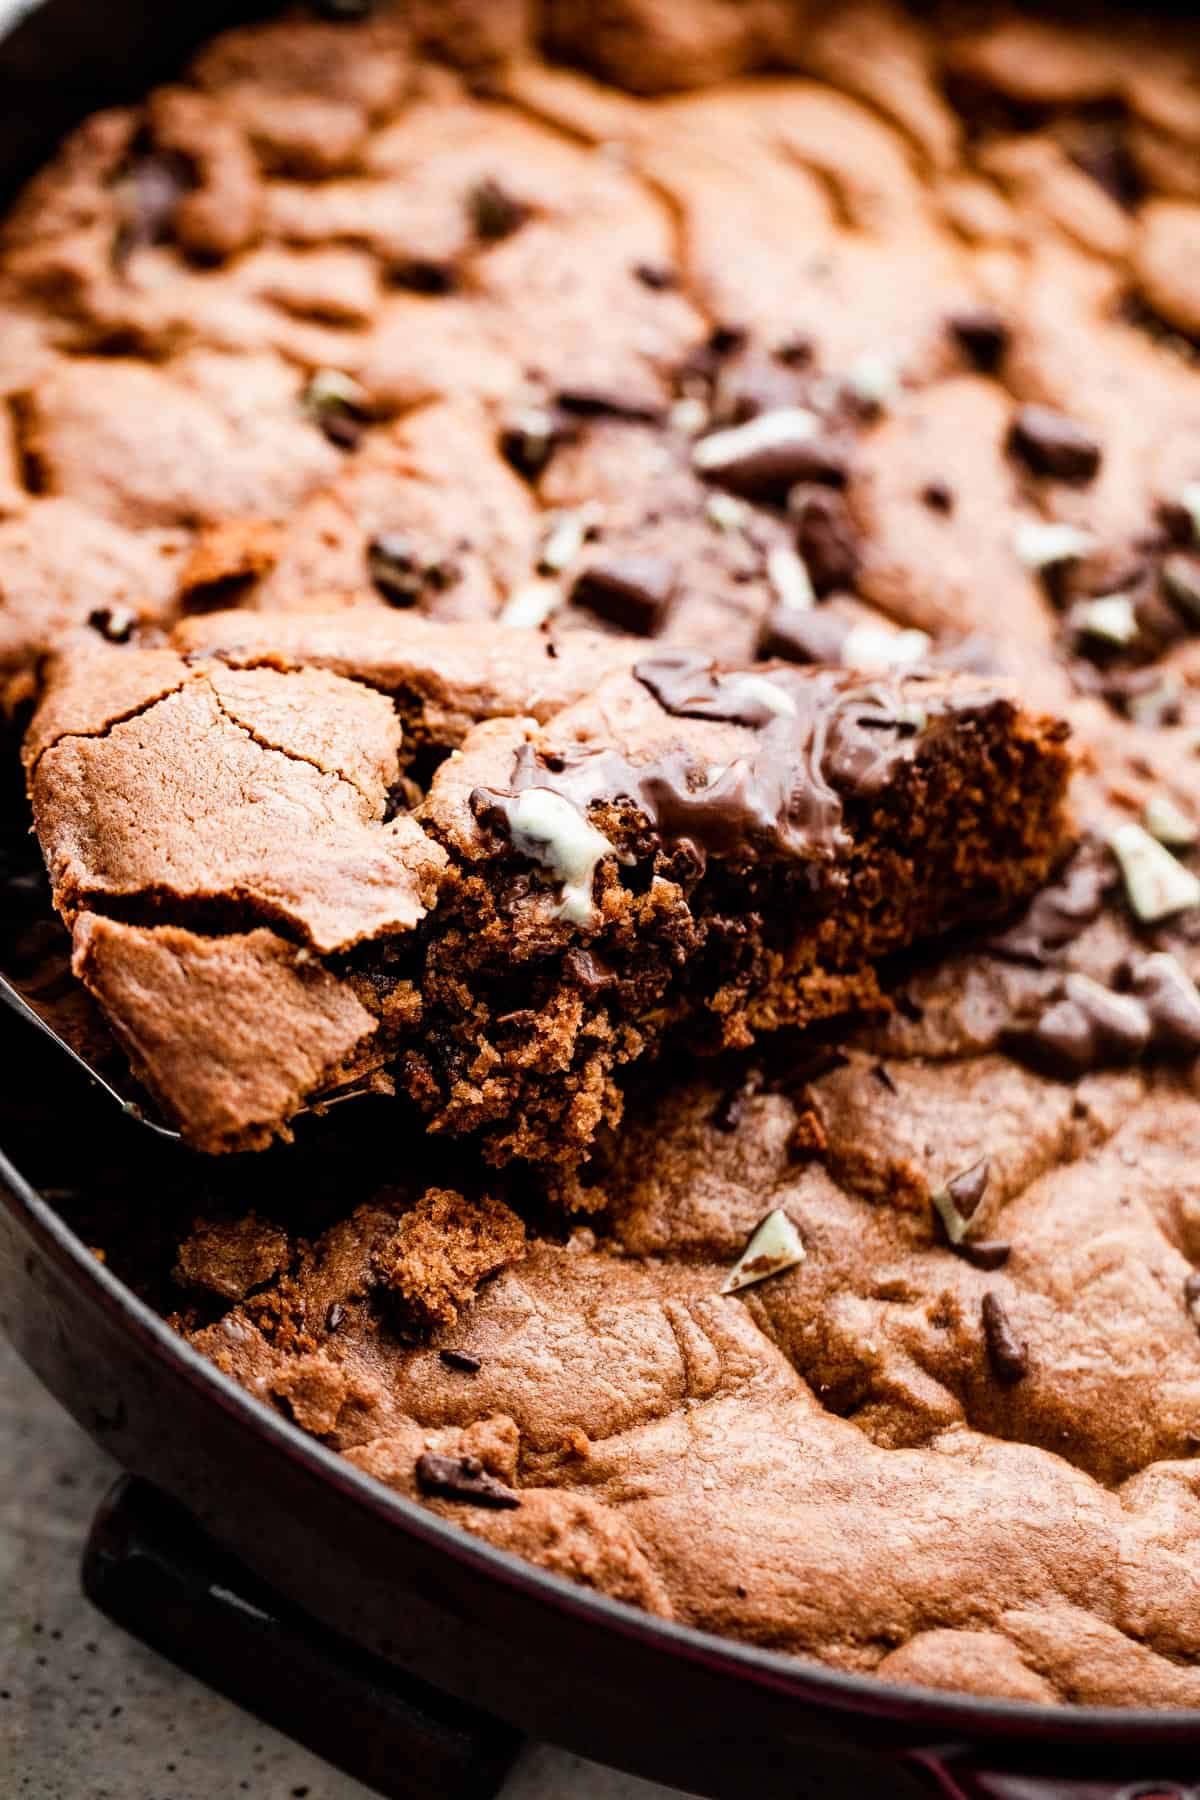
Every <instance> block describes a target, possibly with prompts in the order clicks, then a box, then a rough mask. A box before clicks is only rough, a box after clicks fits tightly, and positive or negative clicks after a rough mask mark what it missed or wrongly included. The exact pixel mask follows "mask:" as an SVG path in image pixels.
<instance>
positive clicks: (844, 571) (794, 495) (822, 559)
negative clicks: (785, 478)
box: [788, 485, 859, 595]
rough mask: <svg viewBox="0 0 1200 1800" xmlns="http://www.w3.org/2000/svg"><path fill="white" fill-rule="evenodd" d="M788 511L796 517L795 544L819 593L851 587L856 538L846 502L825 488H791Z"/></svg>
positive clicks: (855, 572)
mask: <svg viewBox="0 0 1200 1800" xmlns="http://www.w3.org/2000/svg"><path fill="white" fill-rule="evenodd" d="M788 511H789V512H790V513H791V514H792V516H793V517H794V518H795V521H796V548H797V549H798V550H799V552H800V554H801V556H802V557H803V558H804V564H805V567H806V568H807V570H808V574H809V579H810V580H811V582H812V584H813V587H814V589H815V590H816V592H817V593H818V594H819V595H824V594H828V593H831V592H832V591H833V589H834V588H852V587H853V586H854V582H855V579H856V577H857V575H858V567H859V553H858V539H857V536H856V534H855V531H854V527H853V526H852V525H851V523H850V515H849V513H848V511H847V510H846V502H845V501H844V500H843V499H842V497H841V495H840V494H836V493H831V492H830V490H829V489H828V488H823V487H814V486H809V485H805V486H802V487H799V488H793V489H792V491H791V493H790V494H789V496H788Z"/></svg>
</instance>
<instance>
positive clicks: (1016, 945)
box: [988, 846, 1113, 967]
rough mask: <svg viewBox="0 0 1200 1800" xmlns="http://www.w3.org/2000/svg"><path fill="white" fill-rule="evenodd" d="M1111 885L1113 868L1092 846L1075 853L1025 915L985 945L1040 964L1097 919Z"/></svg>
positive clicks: (1022, 959)
mask: <svg viewBox="0 0 1200 1800" xmlns="http://www.w3.org/2000/svg"><path fill="white" fill-rule="evenodd" d="M1112 885H1113V871H1112V868H1111V866H1110V865H1109V863H1108V861H1107V859H1106V858H1104V857H1103V856H1102V855H1101V853H1100V852H1099V851H1098V850H1097V849H1096V848H1095V847H1093V846H1086V847H1085V848H1084V849H1082V850H1080V851H1079V852H1078V853H1077V855H1076V856H1075V858H1074V860H1073V862H1072V863H1071V865H1070V867H1069V868H1068V869H1067V871H1066V873H1065V874H1064V875H1063V876H1062V878H1061V879H1060V880H1059V881H1056V882H1055V883H1053V885H1052V886H1050V887H1046V888H1043V889H1042V891H1041V893H1040V894H1038V895H1037V896H1036V898H1035V899H1034V901H1033V902H1032V904H1031V905H1030V906H1029V908H1028V909H1027V911H1026V912H1025V914H1024V916H1023V917H1022V918H1021V919H1019V920H1018V922H1017V923H1016V924H1015V925H1013V926H1011V927H1010V929H1009V930H1008V931H1006V932H1004V933H1003V934H1002V935H1001V936H1000V937H995V938H992V939H991V941H990V942H989V944H988V948H989V950H991V951H992V952H993V953H994V954H995V955H997V956H1003V957H1011V958H1012V959H1013V961H1015V962H1031V963H1034V964H1036V965H1037V966H1039V967H1042V966H1044V965H1045V964H1046V963H1049V962H1052V961H1053V960H1054V957H1055V954H1056V952H1058V951H1059V950H1061V949H1062V948H1063V947H1064V946H1065V945H1066V944H1069V943H1070V942H1071V941H1072V939H1074V938H1077V937H1078V936H1079V934H1080V932H1082V931H1084V930H1086V928H1087V926H1088V925H1090V924H1091V922H1092V920H1093V919H1095V918H1097V917H1098V916H1099V913H1100V909H1101V907H1102V906H1103V905H1104V896H1105V894H1106V892H1107V891H1108V889H1109V888H1111V887H1112Z"/></svg>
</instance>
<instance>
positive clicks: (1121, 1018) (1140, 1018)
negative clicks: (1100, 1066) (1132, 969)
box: [1063, 974, 1150, 1061]
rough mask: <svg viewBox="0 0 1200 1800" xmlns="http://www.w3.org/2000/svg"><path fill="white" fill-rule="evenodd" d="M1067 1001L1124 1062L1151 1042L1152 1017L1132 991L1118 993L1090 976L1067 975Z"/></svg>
mask: <svg viewBox="0 0 1200 1800" xmlns="http://www.w3.org/2000/svg"><path fill="white" fill-rule="evenodd" d="M1063 986H1064V989H1065V993H1066V998H1067V1000H1068V1002H1069V1003H1070V1004H1071V1005H1073V1006H1077V1007H1078V1008H1079V1009H1080V1011H1081V1012H1082V1013H1083V1014H1084V1015H1085V1017H1086V1018H1087V1019H1089V1020H1090V1022H1091V1024H1092V1025H1093V1027H1094V1028H1095V1031H1096V1034H1097V1037H1098V1039H1099V1042H1100V1045H1101V1047H1102V1048H1103V1049H1104V1050H1107V1051H1108V1052H1109V1053H1110V1054H1111V1055H1112V1056H1113V1057H1115V1058H1116V1059H1118V1060H1121V1061H1124V1060H1125V1059H1127V1058H1132V1057H1135V1056H1138V1055H1139V1054H1140V1053H1141V1052H1142V1051H1143V1050H1144V1049H1145V1048H1146V1045H1147V1044H1148V1043H1149V1042H1150V1017H1149V1013H1148V1010H1147V1008H1146V1007H1145V1006H1143V1005H1142V1003H1141V1001H1140V1000H1137V999H1135V998H1134V996H1133V995H1131V994H1115V993H1113V992H1112V990H1111V989H1110V988H1106V987H1105V986H1104V985H1103V984H1102V983H1101V982H1099V981H1093V980H1092V978H1091V976H1090V975H1076V974H1071V975H1068V976H1067V978H1066V981H1065V982H1064V984H1063Z"/></svg>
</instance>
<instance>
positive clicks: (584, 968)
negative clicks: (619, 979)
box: [563, 945, 616, 999]
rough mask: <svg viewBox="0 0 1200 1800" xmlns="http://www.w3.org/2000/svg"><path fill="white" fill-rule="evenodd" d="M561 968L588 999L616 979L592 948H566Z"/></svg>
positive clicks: (602, 990) (601, 991)
mask: <svg viewBox="0 0 1200 1800" xmlns="http://www.w3.org/2000/svg"><path fill="white" fill-rule="evenodd" d="M563 970H564V973H565V974H567V975H568V976H569V977H570V978H571V980H572V981H573V982H574V983H575V986H576V987H577V988H578V989H579V990H580V992H581V993H584V994H586V995H587V996H588V998H589V999H590V998H592V997H593V996H594V995H596V994H601V993H603V992H604V990H605V988H610V987H611V986H612V985H613V982H614V981H615V980H616V976H615V975H614V974H613V972H612V970H611V969H610V968H609V966H608V964H607V963H606V962H605V961H604V960H603V958H602V957H600V956H597V954H596V952H595V951H594V950H581V949H580V948H579V947H578V945H576V946H575V948H574V949H571V950H568V951H567V954H566V955H565V956H564V957H563Z"/></svg>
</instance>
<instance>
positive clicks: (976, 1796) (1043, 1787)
mask: <svg viewBox="0 0 1200 1800" xmlns="http://www.w3.org/2000/svg"><path fill="white" fill-rule="evenodd" d="M1049 1754H1050V1755H1051V1756H1053V1755H1054V1752H1053V1751H1050V1752H1049ZM1058 1754H1059V1756H1060V1757H1061V1759H1062V1761H1061V1769H1060V1771H1059V1772H1057V1773H1055V1772H1053V1771H1048V1772H1046V1773H1036V1774H1035V1773H1031V1772H1029V1771H1028V1770H1025V1769H1021V1768H1020V1767H1018V1766H1013V1767H1011V1768H1001V1767H996V1766H991V1767H989V1766H988V1762H989V1760H990V1759H988V1757H987V1753H986V1752H985V1751H983V1750H982V1749H980V1750H973V1749H968V1748H964V1747H962V1746H957V1745H954V1746H950V1747H949V1748H946V1749H937V1750H910V1751H908V1752H907V1754H906V1757H905V1760H906V1761H907V1762H909V1763H910V1764H913V1763H915V1764H916V1765H917V1767H918V1768H920V1769H921V1770H922V1771H923V1772H924V1774H925V1775H926V1776H927V1777H928V1778H929V1780H930V1782H931V1792H932V1793H934V1794H937V1795H939V1796H940V1797H941V1800H1200V1784H1198V1783H1197V1782H1196V1781H1195V1779H1194V1778H1195V1776H1196V1772H1197V1761H1198V1759H1197V1758H1196V1757H1195V1756H1193V1757H1191V1758H1190V1759H1189V1760H1190V1761H1191V1765H1192V1766H1191V1769H1190V1771H1189V1773H1188V1774H1187V1776H1186V1777H1184V1776H1182V1775H1178V1776H1162V1775H1146V1776H1143V1777H1142V1778H1141V1779H1138V1778H1136V1777H1134V1776H1133V1775H1132V1774H1131V1773H1130V1772H1128V1771H1127V1772H1123V1773H1118V1774H1116V1775H1115V1777H1114V1776H1113V1775H1101V1774H1099V1773H1094V1774H1082V1773H1081V1774H1075V1773H1070V1772H1069V1771H1072V1770H1075V1769H1078V1767H1079V1764H1080V1762H1081V1760H1082V1756H1081V1754H1080V1753H1075V1754H1074V1755H1073V1754H1072V1752H1071V1751H1070V1750H1069V1749H1067V1750H1065V1751H1063V1750H1060V1751H1059V1753H1058ZM1126 1754H1128V1753H1126ZM1164 1756H1165V1757H1167V1758H1169V1759H1171V1761H1172V1762H1173V1764H1174V1767H1175V1769H1176V1770H1177V1771H1178V1770H1179V1768H1180V1765H1181V1763H1182V1761H1183V1757H1182V1756H1181V1754H1180V1753H1179V1752H1178V1751H1176V1752H1174V1753H1172V1752H1169V1751H1168V1752H1159V1758H1160V1759H1161V1758H1163V1757H1164ZM998 1760H1000V1761H1003V1760H1004V1759H1003V1757H1002V1756H1001V1757H1000V1758H999V1759H998ZM1148 1760H1149V1758H1148V1756H1146V1757H1145V1761H1148ZM1108 1762H1109V1765H1110V1766H1112V1767H1117V1768H1120V1767H1121V1766H1122V1765H1121V1752H1120V1750H1119V1749H1118V1748H1117V1747H1116V1746H1114V1747H1113V1749H1112V1751H1111V1752H1110V1753H1109V1756H1108ZM1143 1766H1144V1762H1143ZM1043 1767H1045V1765H1044V1764H1043Z"/></svg>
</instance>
